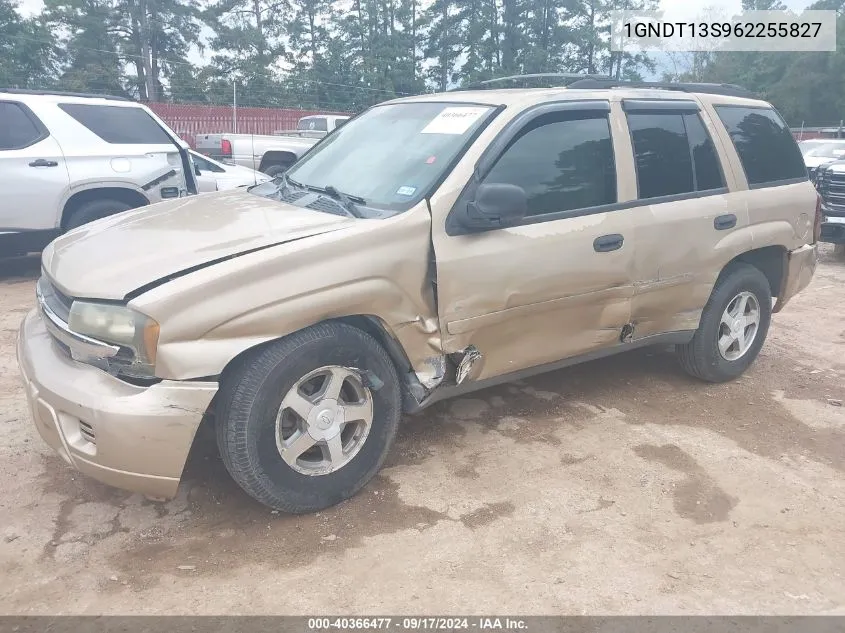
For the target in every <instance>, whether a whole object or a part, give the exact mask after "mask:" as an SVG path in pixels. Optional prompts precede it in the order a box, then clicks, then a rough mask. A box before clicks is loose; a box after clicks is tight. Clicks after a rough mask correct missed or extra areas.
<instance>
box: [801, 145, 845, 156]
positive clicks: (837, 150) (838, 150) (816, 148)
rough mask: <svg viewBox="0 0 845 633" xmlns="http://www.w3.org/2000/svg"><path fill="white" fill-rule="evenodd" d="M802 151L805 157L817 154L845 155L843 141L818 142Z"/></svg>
mask: <svg viewBox="0 0 845 633" xmlns="http://www.w3.org/2000/svg"><path fill="white" fill-rule="evenodd" d="M802 149H804V148H802ZM802 153H803V154H804V156H805V157H806V156H818V157H819V158H842V157H843V156H845V141H840V142H838V143H818V144H815V145H811V146H810V147H808V148H806V149H804V151H803V152H802Z"/></svg>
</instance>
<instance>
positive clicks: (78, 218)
mask: <svg viewBox="0 0 845 633" xmlns="http://www.w3.org/2000/svg"><path fill="white" fill-rule="evenodd" d="M131 208H132V206H131V205H128V204H126V203H125V202H121V201H120V200H111V199H108V198H106V199H103V200H92V201H91V202H85V203H83V204H82V205H81V206H80V207H79V208H78V209H77V210H76V211H74V212H73V213H72V214H71V216H70V217H69V218H68V219H67V222H65V230H67V231H70V230H71V229H75V228H77V227H80V226H82V225H83V224H88V223H89V222H93V221H94V220H99V219H101V218H105V217H107V216H110V215H114V214H115V213H120V212H121V211H128V210H129V209H131Z"/></svg>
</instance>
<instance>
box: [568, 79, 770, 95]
mask: <svg viewBox="0 0 845 633" xmlns="http://www.w3.org/2000/svg"><path fill="white" fill-rule="evenodd" d="M567 88H569V89H573V90H602V89H605V88H656V89H658V90H677V91H680V92H700V93H704V94H714V95H724V96H726V97H745V98H747V99H757V98H759V97H758V96H757V95H755V94H754V93H753V92H751V91H750V90H747V89H745V88H743V87H742V86H737V85H735V84H713V83H671V82H664V81H620V80H617V79H610V78H608V77H604V78H597V77H588V78H584V79H581V80H579V81H574V82H572V83H571V84H569V85H568V86H567Z"/></svg>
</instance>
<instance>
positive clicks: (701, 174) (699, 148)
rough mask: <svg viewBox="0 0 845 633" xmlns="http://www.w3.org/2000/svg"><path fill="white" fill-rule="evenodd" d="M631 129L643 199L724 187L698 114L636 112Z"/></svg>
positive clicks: (710, 140) (629, 121)
mask: <svg viewBox="0 0 845 633" xmlns="http://www.w3.org/2000/svg"><path fill="white" fill-rule="evenodd" d="M628 128H629V129H630V131H631V141H632V142H633V145H634V159H635V162H636V168H637V188H638V192H639V198H640V199H641V200H644V199H648V198H659V197H662V196H672V195H681V194H686V193H693V192H698V191H708V190H712V189H719V188H721V187H724V185H725V181H724V178H723V176H722V171H721V169H720V167H719V159H718V157H717V156H716V151H715V148H714V147H713V141H712V139H711V138H710V135H709V134H708V133H707V130H706V129H705V127H704V124H703V123H702V122H701V118H700V117H699V115H698V114H696V113H690V112H682V111H677V112H665V111H664V112H636V113H634V112H632V113H629V114H628Z"/></svg>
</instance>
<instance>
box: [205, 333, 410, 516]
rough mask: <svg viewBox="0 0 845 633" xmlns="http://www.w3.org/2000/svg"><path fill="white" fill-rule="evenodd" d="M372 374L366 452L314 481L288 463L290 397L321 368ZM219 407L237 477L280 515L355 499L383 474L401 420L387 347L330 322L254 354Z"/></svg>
mask: <svg viewBox="0 0 845 633" xmlns="http://www.w3.org/2000/svg"><path fill="white" fill-rule="evenodd" d="M329 365H340V366H342V367H354V368H358V369H360V370H363V371H369V372H372V373H373V374H374V375H375V376H376V377H377V378H378V379H379V380H380V382H381V383H383V384H381V385H380V386H379V388H378V389H375V388H371V389H370V394H371V396H372V401H373V420H372V425H371V427H370V431H369V435H367V437H366V439H365V440H364V442H363V444H362V445H361V448H360V450H359V452H358V453H357V454H356V455H355V456H354V457H353V458H352V459H351V461H349V462H348V463H347V464H345V465H344V466H342V467H341V468H339V469H338V470H336V471H334V472H331V473H329V474H324V475H318V476H311V475H307V474H302V473H300V472H297V471H296V470H294V469H293V468H292V467H291V466H290V465H288V464H287V463H286V462H285V461H284V460H282V458H281V456H280V454H279V451H278V449H277V447H276V441H275V439H276V438H275V424H276V422H275V420H276V414H277V412H278V410H279V407H280V406H281V402H282V400H283V398H284V397H285V394H287V392H288V391H289V390H290V389H291V388H292V387H293V386H294V385H295V384H296V382H297V381H299V380H300V379H301V378H303V377H304V376H306V375H307V374H308V373H309V372H312V371H314V370H316V369H318V368H320V367H325V366H329ZM219 397H220V402H219V407H218V409H217V415H218V418H217V425H216V428H217V444H218V447H219V449H220V455H221V457H222V458H223V462H224V464H225V465H226V468H227V469H228V471H229V473H230V474H231V475H232V478H233V479H234V480H235V481H236V482H237V483H238V485H239V486H240V487H241V488H243V489H244V490H245V491H246V492H247V494H249V495H250V496H251V497H253V498H254V499H256V500H257V501H259V502H261V503H263V504H265V505H267V506H270V507H271V508H274V509H276V510H281V511H283V512H289V513H293V514H301V513H306V512H315V511H317V510H321V509H323V508H326V507H329V506H331V505H334V504H336V503H339V502H341V501H343V500H344V499H348V498H349V497H351V496H352V495H354V494H355V493H356V492H358V491H359V490H360V489H361V488H362V487H363V486H364V485H365V484H366V483H367V482H368V481H369V480H370V479H371V478H372V477H373V475H375V474H376V472H378V469H379V468H380V467H381V465H382V463H383V462H384V459H385V457H386V456H387V453H388V451H389V450H390V446H391V443H392V442H393V438H394V436H395V434H396V429H397V427H398V424H399V419H400V417H401V412H402V409H401V399H400V389H399V378H398V376H397V374H396V369H395V367H394V366H393V363H392V362H391V360H390V357H389V356H388V355H387V352H385V350H384V348H382V346H381V345H379V343H378V342H377V341H376V340H375V339H374V338H373V337H372V336H370V335H369V334H366V333H365V332H363V331H361V330H359V329H357V328H354V327H351V326H349V325H346V324H342V323H324V324H320V325H315V326H312V327H309V328H306V329H304V330H302V331H300V332H297V333H295V334H291V335H290V336H287V337H285V338H283V339H281V340H279V341H276V342H274V343H272V344H270V345H268V346H266V347H263V348H260V349H259V350H258V351H257V352H256V353H254V354H251V355H248V356H247V357H245V358H244V359H242V361H241V362H239V363H238V365H237V366H236V367H234V368H233V370H232V371H231V372H230V373H229V375H225V377H224V379H223V381H222V384H221V388H220V393H219Z"/></svg>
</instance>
